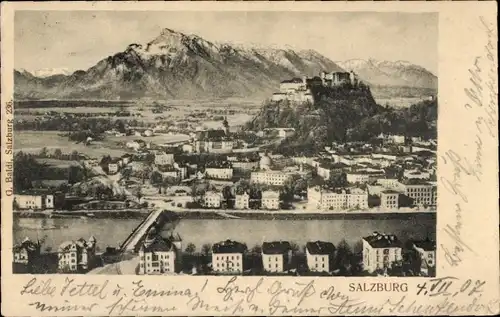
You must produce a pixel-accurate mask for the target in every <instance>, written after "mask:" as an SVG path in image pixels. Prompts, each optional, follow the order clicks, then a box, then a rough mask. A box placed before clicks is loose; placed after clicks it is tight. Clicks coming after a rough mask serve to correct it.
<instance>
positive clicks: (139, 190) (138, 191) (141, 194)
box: [134, 187, 144, 204]
mask: <svg viewBox="0 0 500 317" xmlns="http://www.w3.org/2000/svg"><path fill="white" fill-rule="evenodd" d="M134 196H135V197H137V202H138V203H139V204H140V203H141V198H142V197H144V195H143V193H142V189H141V188H140V187H139V188H138V189H137V190H136V191H135V193H134Z"/></svg>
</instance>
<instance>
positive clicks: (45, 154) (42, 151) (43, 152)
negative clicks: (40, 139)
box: [38, 147, 49, 158]
mask: <svg viewBox="0 0 500 317" xmlns="http://www.w3.org/2000/svg"><path fill="white" fill-rule="evenodd" d="M48 154H49V150H47V147H43V148H42V149H41V150H40V153H39V154H38V156H39V157H41V158H45V157H47V156H48Z"/></svg>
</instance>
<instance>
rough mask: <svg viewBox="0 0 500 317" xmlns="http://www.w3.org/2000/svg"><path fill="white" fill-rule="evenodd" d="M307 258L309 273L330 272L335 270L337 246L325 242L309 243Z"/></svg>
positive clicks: (307, 244)
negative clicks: (334, 262)
mask: <svg viewBox="0 0 500 317" xmlns="http://www.w3.org/2000/svg"><path fill="white" fill-rule="evenodd" d="M306 257H307V267H308V268H309V271H312V272H330V271H332V270H333V261H334V258H335V246H334V245H333V243H331V242H325V241H314V242H307V243H306Z"/></svg>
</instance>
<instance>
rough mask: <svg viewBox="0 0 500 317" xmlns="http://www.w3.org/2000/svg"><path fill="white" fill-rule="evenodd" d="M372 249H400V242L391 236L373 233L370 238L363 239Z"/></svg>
mask: <svg viewBox="0 0 500 317" xmlns="http://www.w3.org/2000/svg"><path fill="white" fill-rule="evenodd" d="M363 240H365V241H366V242H368V244H369V245H371V246H372V248H400V247H401V242H400V241H399V240H398V238H397V237H396V236H395V235H393V234H383V233H379V232H377V231H375V232H374V233H373V234H372V235H371V236H367V237H364V238H363Z"/></svg>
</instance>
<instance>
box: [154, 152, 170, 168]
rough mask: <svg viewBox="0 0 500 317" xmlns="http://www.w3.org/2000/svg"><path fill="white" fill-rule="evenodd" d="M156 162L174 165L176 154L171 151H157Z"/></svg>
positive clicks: (157, 163)
mask: <svg viewBox="0 0 500 317" xmlns="http://www.w3.org/2000/svg"><path fill="white" fill-rule="evenodd" d="M154 162H155V164H156V165H172V164H174V162H175V160H174V154H171V153H165V152H163V153H156V154H155V161H154Z"/></svg>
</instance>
